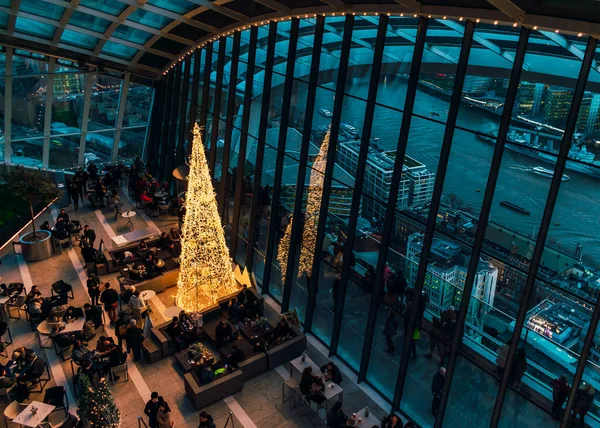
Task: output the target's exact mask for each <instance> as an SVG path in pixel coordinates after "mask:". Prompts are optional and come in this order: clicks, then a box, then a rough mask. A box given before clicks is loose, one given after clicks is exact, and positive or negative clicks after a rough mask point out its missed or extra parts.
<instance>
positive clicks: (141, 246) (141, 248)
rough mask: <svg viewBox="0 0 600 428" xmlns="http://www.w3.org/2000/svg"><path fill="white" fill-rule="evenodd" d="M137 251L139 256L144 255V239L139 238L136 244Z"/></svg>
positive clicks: (145, 249)
mask: <svg viewBox="0 0 600 428" xmlns="http://www.w3.org/2000/svg"><path fill="white" fill-rule="evenodd" d="M137 253H138V255H139V256H140V257H146V254H147V253H148V244H146V241H145V240H143V239H142V240H141V241H140V242H138V245H137Z"/></svg>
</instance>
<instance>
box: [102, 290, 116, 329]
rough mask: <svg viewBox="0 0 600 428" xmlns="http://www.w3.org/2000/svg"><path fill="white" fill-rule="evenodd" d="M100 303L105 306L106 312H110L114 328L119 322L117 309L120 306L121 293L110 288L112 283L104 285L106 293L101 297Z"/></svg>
mask: <svg viewBox="0 0 600 428" xmlns="http://www.w3.org/2000/svg"><path fill="white" fill-rule="evenodd" d="M100 301H101V302H102V303H103V304H104V310H105V311H106V312H108V317H109V318H110V325H112V326H114V325H115V321H116V320H117V307H118V306H119V293H117V290H114V289H112V288H110V282H107V283H106V284H104V291H103V292H102V295H101V296H100Z"/></svg>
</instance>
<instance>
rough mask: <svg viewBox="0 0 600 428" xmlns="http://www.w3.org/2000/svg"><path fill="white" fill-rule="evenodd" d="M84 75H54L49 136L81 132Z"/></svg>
mask: <svg viewBox="0 0 600 428" xmlns="http://www.w3.org/2000/svg"><path fill="white" fill-rule="evenodd" d="M84 89H85V74H83V73H81V74H56V75H55V76H54V98H53V100H52V122H51V125H50V133H51V134H59V135H60V134H71V133H78V132H81V121H82V119H83V117H82V115H83V102H84V100H83V99H84Z"/></svg>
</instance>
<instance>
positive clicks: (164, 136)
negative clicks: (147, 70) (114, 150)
mask: <svg viewBox="0 0 600 428" xmlns="http://www.w3.org/2000/svg"><path fill="white" fill-rule="evenodd" d="M174 80H175V72H171V73H169V74H167V85H166V88H165V95H166V97H165V98H166V101H165V106H166V108H163V110H164V113H163V126H162V133H161V137H160V143H159V146H158V152H157V154H158V161H157V165H156V166H157V168H156V170H155V171H154V175H155V176H156V177H157V178H159V177H161V176H162V171H163V170H164V168H165V161H166V156H165V153H166V152H167V145H168V139H169V120H170V119H171V111H170V109H169V107H168V106H170V105H171V102H172V100H173V82H174Z"/></svg>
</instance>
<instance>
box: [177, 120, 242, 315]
mask: <svg viewBox="0 0 600 428" xmlns="http://www.w3.org/2000/svg"><path fill="white" fill-rule="evenodd" d="M185 206H186V212H185V217H184V221H183V228H182V230H181V256H180V259H179V261H180V272H179V279H178V281H177V306H179V307H180V308H182V309H183V310H185V311H201V310H202V309H204V308H207V307H209V306H212V305H214V304H215V303H217V299H219V298H221V297H224V296H227V295H229V294H232V293H234V292H235V291H236V290H237V289H238V287H237V285H236V281H235V278H234V276H233V271H232V269H231V259H230V258H229V250H228V248H227V243H226V242H225V235H224V232H223V227H222V226H221V218H220V217H219V212H218V209H217V201H216V198H215V192H214V190H213V186H212V180H211V178H210V174H209V171H208V165H207V163H206V156H205V155H204V145H203V144H202V137H201V135H200V128H198V125H195V126H194V141H193V144H192V153H191V157H190V172H189V175H188V189H187V195H186V203H185Z"/></svg>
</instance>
